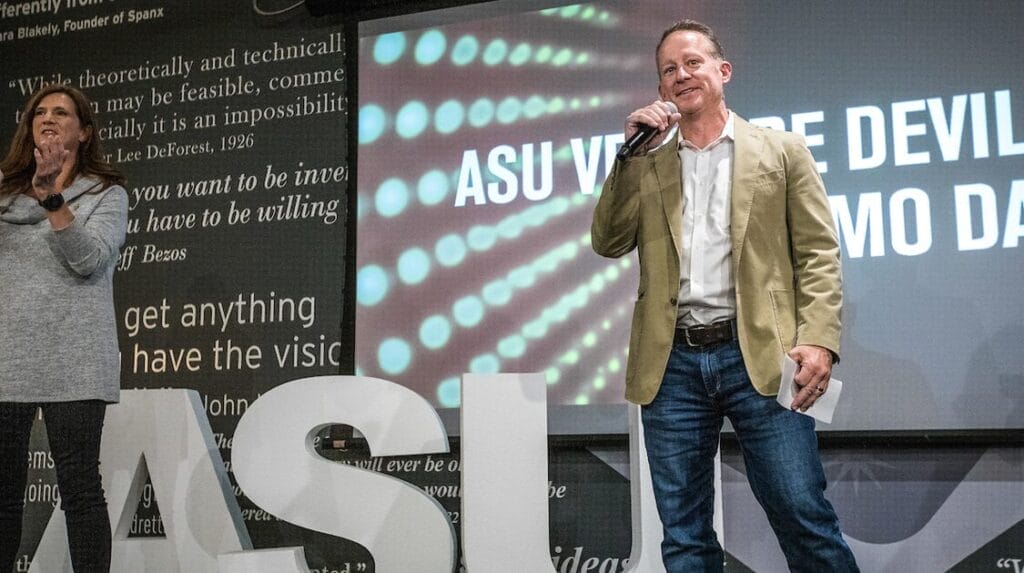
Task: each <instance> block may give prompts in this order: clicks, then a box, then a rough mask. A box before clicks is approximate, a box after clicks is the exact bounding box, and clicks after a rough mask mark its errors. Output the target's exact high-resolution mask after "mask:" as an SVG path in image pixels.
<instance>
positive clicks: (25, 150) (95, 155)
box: [0, 84, 125, 195]
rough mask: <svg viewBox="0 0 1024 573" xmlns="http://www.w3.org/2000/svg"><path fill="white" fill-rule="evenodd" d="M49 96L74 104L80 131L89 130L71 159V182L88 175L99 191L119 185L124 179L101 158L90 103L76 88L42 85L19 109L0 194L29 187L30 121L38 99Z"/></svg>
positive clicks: (0, 165)
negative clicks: (59, 95) (96, 181)
mask: <svg viewBox="0 0 1024 573" xmlns="http://www.w3.org/2000/svg"><path fill="white" fill-rule="evenodd" d="M53 93H62V94H65V95H67V96H68V97H70V98H71V100H72V101H74V102H75V107H76V108H77V112H78V122H79V123H80V124H81V126H82V129H83V130H86V129H88V130H89V131H90V133H89V138H88V139H86V140H85V141H84V142H83V143H82V144H81V145H79V146H78V157H76V158H75V166H74V168H73V169H72V171H71V178H70V180H69V183H70V181H73V180H74V179H75V177H77V176H79V175H90V176H93V177H96V178H98V179H100V180H101V181H103V186H102V187H99V188H98V189H97V190H102V189H105V188H107V187H108V186H110V185H115V184H116V185H123V184H124V183H125V177H124V175H122V174H121V172H120V171H118V170H117V168H115V167H114V166H113V165H111V164H110V162H109V161H107V159H106V157H104V155H103V148H102V145H101V143H100V135H99V129H98V128H97V126H96V116H95V115H94V114H93V111H92V103H91V102H90V101H89V98H88V97H86V95H85V94H84V93H82V91H81V90H79V89H78V88H75V87H72V86H66V85H61V84H50V85H47V86H43V87H42V88H40V89H39V90H38V91H37V92H36V93H34V94H32V97H30V98H29V100H28V102H27V103H26V104H25V108H24V109H22V112H21V119H20V120H19V121H18V130H17V131H16V132H15V133H14V139H13V140H12V141H11V147H10V149H8V150H7V156H6V157H4V159H3V161H2V162H0V171H2V172H3V174H4V179H3V184H2V186H0V195H6V194H9V193H21V192H23V191H25V190H26V189H28V188H29V186H30V185H32V177H33V176H34V175H35V171H36V159H35V155H34V154H33V151H34V150H35V147H36V144H35V141H34V140H33V138H32V122H33V120H34V118H35V109H36V107H38V106H39V102H40V101H42V99H43V98H44V97H46V96H48V95H50V94H53Z"/></svg>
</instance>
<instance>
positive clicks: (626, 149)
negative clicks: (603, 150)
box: [615, 125, 658, 161]
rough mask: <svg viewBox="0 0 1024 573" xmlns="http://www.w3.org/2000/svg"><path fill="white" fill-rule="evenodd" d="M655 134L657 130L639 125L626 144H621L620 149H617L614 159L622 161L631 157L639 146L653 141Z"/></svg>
mask: <svg viewBox="0 0 1024 573" xmlns="http://www.w3.org/2000/svg"><path fill="white" fill-rule="evenodd" d="M656 133H658V128H656V127H652V126H650V125H641V126H640V127H639V128H638V129H637V130H636V133H634V134H633V136H632V137H630V138H629V140H628V141H626V143H623V144H622V147H620V148H619V152H618V153H617V154H616V155H615V157H616V158H618V160H619V161H622V160H624V159H626V158H627V157H629V156H630V155H633V154H634V153H636V151H637V149H639V148H640V146H642V145H644V144H646V143H647V142H648V141H650V140H651V139H653V138H654V135H655V134H656Z"/></svg>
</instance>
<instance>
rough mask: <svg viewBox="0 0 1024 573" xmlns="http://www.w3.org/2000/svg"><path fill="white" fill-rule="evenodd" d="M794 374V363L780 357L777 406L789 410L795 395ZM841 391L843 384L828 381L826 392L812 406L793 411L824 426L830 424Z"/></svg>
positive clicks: (832, 379) (787, 358)
mask: <svg viewBox="0 0 1024 573" xmlns="http://www.w3.org/2000/svg"><path fill="white" fill-rule="evenodd" d="M794 374H796V362H794V361H793V359H792V358H790V357H789V356H787V355H785V354H783V355H782V385H781V386H779V397H778V398H777V400H778V402H779V404H780V405H781V406H782V407H783V408H785V409H787V410H789V409H790V406H792V405H793V398H794V397H795V396H796V393H797V390H798V388H797V385H796V382H793V375H794ZM842 391H843V383H842V382H841V381H839V380H836V379H835V378H830V379H829V381H828V390H826V391H825V393H824V394H822V395H821V396H820V397H819V398H818V400H817V401H816V402H815V403H814V405H813V406H811V407H810V408H808V409H807V411H806V412H801V411H800V410H794V411H795V412H797V413H798V414H806V415H808V416H810V417H812V418H814V419H815V420H821V421H822V422H825V423H826V424H831V423H832V414H834V413H835V411H836V404H838V403H839V394H840V393H842Z"/></svg>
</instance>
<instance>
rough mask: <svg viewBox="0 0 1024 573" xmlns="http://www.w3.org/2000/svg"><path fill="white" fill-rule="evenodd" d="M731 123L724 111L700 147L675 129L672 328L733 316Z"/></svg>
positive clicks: (706, 322)
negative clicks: (678, 170) (675, 301)
mask: <svg viewBox="0 0 1024 573" xmlns="http://www.w3.org/2000/svg"><path fill="white" fill-rule="evenodd" d="M734 125H735V122H734V120H733V114H732V112H731V111H730V112H729V119H728V120H726V122H725V127H724V128H723V129H722V133H721V135H719V136H718V138H717V139H715V140H714V141H712V142H711V143H709V144H708V145H707V146H706V147H704V148H703V149H699V148H697V147H696V146H695V145H694V144H693V143H691V142H689V141H687V140H686V139H684V138H683V136H682V132H680V133H679V160H680V163H681V165H682V181H683V212H682V213H681V216H682V218H683V225H682V242H683V244H682V255H681V256H680V259H679V268H680V279H679V318H678V320H677V325H678V326H694V325H697V324H711V323H712V322H718V321H721V320H727V319H730V318H734V317H735V316H736V285H735V283H734V281H733V277H732V238H731V236H730V234H729V231H730V227H731V225H730V222H729V215H730V211H731V208H730V205H729V203H730V201H729V199H730V196H731V194H732V192H731V190H732V163H733V155H734V153H735V142H734V137H733V133H734V131H733V130H734Z"/></svg>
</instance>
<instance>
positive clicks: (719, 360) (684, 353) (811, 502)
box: [643, 341, 858, 573]
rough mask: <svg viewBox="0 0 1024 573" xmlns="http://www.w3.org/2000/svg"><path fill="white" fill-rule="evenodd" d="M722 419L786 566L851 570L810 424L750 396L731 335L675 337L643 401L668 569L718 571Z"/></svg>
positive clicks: (672, 572) (852, 562) (679, 572)
mask: <svg viewBox="0 0 1024 573" xmlns="http://www.w3.org/2000/svg"><path fill="white" fill-rule="evenodd" d="M723 416H728V417H729V420H730V421H731V422H732V425H733V428H734V429H735V430H736V436H737V438H738V439H739V443H740V449H741V450H742V452H743V459H744V462H745V464H746V467H747V478H748V479H749V480H750V487H751V488H752V489H753V491H754V496H755V497H756V498H757V500H758V502H759V503H760V504H761V507H763V508H764V510H765V512H766V513H767V514H768V521H769V522H770V523H771V526H772V529H773V530H774V531H775V535H776V537H777V538H778V540H779V545H781V547H782V552H783V553H784V554H785V555H786V561H787V562H788V563H789V568H790V570H791V571H814V572H824V571H844V572H845V571H858V569H857V564H856V562H855V560H854V557H853V553H852V552H851V551H850V548H849V547H848V546H847V545H846V542H845V541H843V537H842V534H841V533H840V531H839V521H838V518H837V517H836V514H835V511H834V510H833V509H832V504H830V503H829V502H828V500H826V499H825V473H824V471H823V470H822V468H821V461H820V459H819V458H818V442H817V436H816V435H815V433H814V420H813V419H812V418H810V417H808V416H804V415H802V414H797V413H795V412H791V411H790V410H788V409H786V408H783V407H782V406H780V405H779V404H778V403H777V402H776V401H775V397H774V396H762V395H760V394H758V393H757V391H756V390H755V389H754V387H753V385H752V384H751V382H750V378H749V377H748V376H747V371H746V367H745V366H744V364H743V356H742V355H741V354H740V348H739V343H738V342H736V341H732V342H726V343H722V344H717V345H709V346H704V347H690V346H687V345H686V344H685V343H683V342H679V341H677V342H676V344H674V345H673V348H672V353H671V355H670V356H669V359H668V365H667V367H666V369H665V375H664V378H663V380H662V383H661V388H660V389H659V391H658V395H657V396H656V397H655V398H654V401H653V402H651V403H650V404H648V405H646V406H644V407H643V423H644V438H645V440H646V442H647V456H648V459H649V461H650V466H651V478H652V481H653V483H654V494H655V499H656V501H657V505H658V513H659V515H660V516H661V521H662V524H663V525H664V533H665V539H664V541H663V542H662V557H663V559H664V561H665V568H666V570H667V571H668V572H669V573H683V572H690V571H722V562H723V558H724V555H723V552H722V547H721V546H720V545H719V543H718V539H717V538H716V536H715V531H714V529H713V526H712V516H713V513H714V466H713V460H714V456H715V452H716V450H717V449H718V440H719V433H720V431H721V429H722V420H723Z"/></svg>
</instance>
